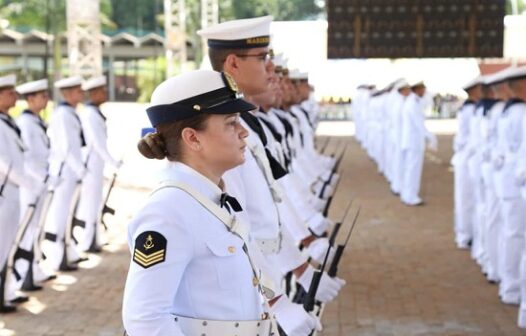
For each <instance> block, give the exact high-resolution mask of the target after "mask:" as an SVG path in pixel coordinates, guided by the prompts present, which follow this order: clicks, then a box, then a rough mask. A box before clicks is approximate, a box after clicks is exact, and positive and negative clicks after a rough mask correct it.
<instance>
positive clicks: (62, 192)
mask: <svg viewBox="0 0 526 336" xmlns="http://www.w3.org/2000/svg"><path fill="white" fill-rule="evenodd" d="M76 185H77V182H76V180H75V179H74V178H71V177H65V178H64V179H63V180H62V182H61V183H60V184H59V185H58V187H57V188H56V189H55V194H54V195H53V200H52V201H51V204H50V206H49V210H48V214H47V218H46V224H45V226H44V231H45V232H46V233H49V234H53V235H56V240H55V241H50V240H47V239H44V240H43V241H42V252H43V253H44V254H45V256H46V263H47V264H48V265H49V266H50V267H51V268H52V269H53V270H54V271H57V270H58V269H59V267H60V263H61V261H62V258H63V256H64V237H65V234H66V228H67V225H68V223H67V222H68V218H69V215H70V209H71V203H72V201H73V200H72V198H73V194H74V192H75V187H76ZM74 250H75V248H74V246H73V244H71V245H70V248H69V249H68V262H69V261H74V260H76V259H78V255H77V253H76V252H75V251H74Z"/></svg>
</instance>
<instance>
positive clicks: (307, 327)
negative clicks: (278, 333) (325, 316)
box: [270, 295, 321, 336]
mask: <svg viewBox="0 0 526 336" xmlns="http://www.w3.org/2000/svg"><path fill="white" fill-rule="evenodd" d="M270 310H271V312H272V313H274V316H275V317H276V320H277V321H278V324H279V325H280V327H281V328H282V329H283V331H284V332H285V333H286V334H287V335H291V336H308V335H310V333H311V332H312V330H313V329H316V330H318V331H321V323H320V321H319V320H318V318H317V317H315V316H312V315H311V314H309V313H307V312H306V311H305V309H303V307H302V306H301V305H299V304H296V303H292V302H290V300H289V298H288V297H287V296H285V295H282V296H281V297H280V298H279V299H278V301H276V302H275V303H274V304H273V305H272V307H270Z"/></svg>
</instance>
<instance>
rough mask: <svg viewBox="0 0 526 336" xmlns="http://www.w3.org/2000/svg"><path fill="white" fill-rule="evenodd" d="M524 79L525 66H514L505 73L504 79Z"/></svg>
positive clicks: (525, 74)
mask: <svg viewBox="0 0 526 336" xmlns="http://www.w3.org/2000/svg"><path fill="white" fill-rule="evenodd" d="M519 79H526V66H521V67H518V68H514V69H512V70H510V71H509V73H508V74H507V75H506V80H519Z"/></svg>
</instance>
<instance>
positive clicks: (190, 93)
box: [146, 70, 256, 127]
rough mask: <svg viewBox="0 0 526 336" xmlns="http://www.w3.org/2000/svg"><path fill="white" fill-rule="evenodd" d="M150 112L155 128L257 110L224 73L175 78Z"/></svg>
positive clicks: (161, 91)
mask: <svg viewBox="0 0 526 336" xmlns="http://www.w3.org/2000/svg"><path fill="white" fill-rule="evenodd" d="M150 103H151V107H149V108H147V109H146V112H147V114H148V118H149V119H150V122H151V123H152V126H153V127H156V126H157V125H159V124H162V123H169V122H174V121H178V120H184V119H188V118H192V117H194V116H197V115H199V114H204V113H206V114H230V113H236V112H245V111H250V110H254V109H256V107H255V106H254V105H252V104H250V103H248V102H247V101H245V100H243V99H242V96H241V94H239V92H238V88H237V85H236V83H235V81H234V80H233V79H232V77H230V76H229V75H228V74H226V73H224V72H217V71H212V70H194V71H189V72H186V73H183V74H181V75H179V76H175V77H171V78H169V79H167V80H165V81H164V82H162V83H161V84H159V86H157V87H156V88H155V90H154V91H153V93H152V98H151V101H150Z"/></svg>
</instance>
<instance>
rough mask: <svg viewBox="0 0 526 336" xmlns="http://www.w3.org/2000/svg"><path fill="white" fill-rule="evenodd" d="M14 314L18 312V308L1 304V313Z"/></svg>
mask: <svg viewBox="0 0 526 336" xmlns="http://www.w3.org/2000/svg"><path fill="white" fill-rule="evenodd" d="M14 312H16V306H11V305H5V304H4V305H2V304H0V313H2V314H9V313H14Z"/></svg>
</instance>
